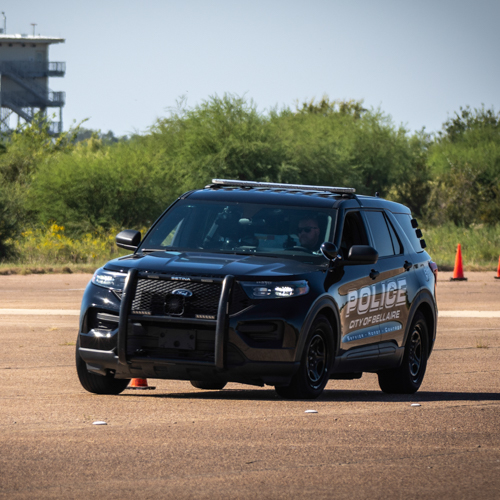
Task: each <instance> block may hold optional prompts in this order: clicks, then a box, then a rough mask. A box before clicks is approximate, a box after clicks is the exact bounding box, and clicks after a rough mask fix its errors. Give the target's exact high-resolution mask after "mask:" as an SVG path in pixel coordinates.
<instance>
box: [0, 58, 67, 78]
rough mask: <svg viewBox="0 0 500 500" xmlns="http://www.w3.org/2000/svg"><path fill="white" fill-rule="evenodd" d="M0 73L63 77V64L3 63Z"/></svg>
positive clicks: (64, 71) (0, 65) (32, 76)
mask: <svg viewBox="0 0 500 500" xmlns="http://www.w3.org/2000/svg"><path fill="white" fill-rule="evenodd" d="M0 72H1V73H11V72H12V73H16V74H17V75H19V76H22V77H31V78H36V77H47V76H64V74H65V73H66V63H65V62H44V61H42V62H33V61H3V62H0Z"/></svg>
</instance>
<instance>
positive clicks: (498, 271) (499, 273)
mask: <svg viewBox="0 0 500 500" xmlns="http://www.w3.org/2000/svg"><path fill="white" fill-rule="evenodd" d="M495 279H496V280H500V257H498V269H497V275H496V276H495Z"/></svg>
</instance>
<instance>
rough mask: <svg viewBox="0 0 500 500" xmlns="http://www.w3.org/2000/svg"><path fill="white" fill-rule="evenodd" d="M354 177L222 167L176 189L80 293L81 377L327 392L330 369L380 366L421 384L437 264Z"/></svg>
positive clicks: (404, 220)
mask: <svg viewBox="0 0 500 500" xmlns="http://www.w3.org/2000/svg"><path fill="white" fill-rule="evenodd" d="M354 192H355V190H354V189H352V188H337V187H324V186H303V185H292V184H275V183H264V182H250V181H234V180H222V179H214V180H213V181H212V184H210V185H208V186H206V187H205V188H204V189H200V190H195V191H190V192H188V193H185V194H184V195H182V196H181V197H180V198H179V199H178V200H177V201H175V202H174V203H173V204H172V205H171V206H170V207H169V208H168V209H167V210H166V211H165V212H164V213H163V215H162V216H161V217H160V218H159V219H158V220H157V221H156V222H155V224H154V225H153V226H152V227H151V229H150V230H149V231H148V232H147V234H146V235H145V237H144V238H143V239H142V238H141V234H140V233H139V232H138V231H133V230H126V231H122V232H121V233H119V234H118V235H117V237H116V243H117V245H118V246H119V247H122V248H126V249H129V250H133V253H132V254H131V255H127V256H126V257H121V258H118V259H115V260H112V261H110V262H109V263H107V264H106V265H105V266H104V267H102V268H101V269H98V270H97V271H96V273H95V274H94V276H93V278H92V280H91V282H90V283H89V284H88V286H87V288H86V290H85V294H84V297H83V302H82V308H81V318H80V331H79V334H78V339H77V346H76V367H77V372H78V377H79V379H80V382H81V384H82V386H83V387H84V388H85V389H86V390H87V391H89V392H92V393H97V394H119V393H120V392H122V391H123V390H124V389H125V388H126V387H127V385H128V383H129V380H130V379H131V378H158V379H177V380H189V381H191V383H192V384H193V385H194V386H195V387H197V388H199V389H210V390H217V389H222V388H223V387H224V386H225V385H226V383H227V382H239V383H243V384H250V385H257V386H263V385H272V386H274V387H275V389H276V392H277V393H278V394H279V395H280V396H282V397H284V398H301V399H309V398H317V397H318V396H319V395H320V394H321V392H322V391H323V389H324V387H325V385H326V383H327V382H328V380H329V379H357V378H360V377H361V376H362V374H363V372H375V373H377V374H378V380H379V384H380V388H381V389H382V391H384V392H386V393H403V394H410V393H414V392H416V391H417V390H418V388H419V387H420V385H421V383H422V380H423V378H424V374H425V369H426V365H427V359H428V357H429V355H430V353H431V351H432V348H433V345H434V340H435V335H436V322H437V308H436V296H435V287H436V279H437V266H436V264H435V263H434V262H432V261H431V259H430V257H429V255H428V254H427V252H426V251H425V250H424V248H425V242H424V240H422V239H421V236H422V233H421V231H420V229H418V228H417V221H416V220H415V219H413V218H412V216H411V213H410V210H409V209H408V208H406V207H405V206H403V205H400V204H398V203H393V202H390V201H386V200H383V199H380V198H378V197H369V196H359V195H355V194H354Z"/></svg>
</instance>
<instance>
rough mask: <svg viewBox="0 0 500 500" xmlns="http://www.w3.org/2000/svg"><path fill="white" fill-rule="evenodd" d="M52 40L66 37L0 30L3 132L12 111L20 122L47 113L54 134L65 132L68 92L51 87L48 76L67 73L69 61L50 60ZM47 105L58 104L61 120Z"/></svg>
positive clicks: (6, 130)
mask: <svg viewBox="0 0 500 500" xmlns="http://www.w3.org/2000/svg"><path fill="white" fill-rule="evenodd" d="M1 31H3V30H1ZM33 31H34V30H33ZM52 43H64V38H50V37H44V36H40V35H38V36H34V35H33V36H29V35H6V34H0V109H1V111H0V131H1V132H8V131H9V130H10V117H11V115H12V114H13V113H14V114H16V115H17V122H18V123H19V121H20V120H21V119H22V120H24V121H26V122H31V121H32V120H33V117H34V115H35V113H37V112H42V113H43V114H45V116H46V117H47V121H48V123H49V127H50V129H49V130H50V132H51V133H52V134H59V133H61V132H62V129H63V123H62V108H63V106H64V102H65V98H66V94H65V92H54V91H52V90H51V89H50V88H49V85H48V84H49V77H54V76H64V73H65V72H66V63H64V62H49V57H48V56H49V45H50V44H52ZM47 108H59V121H53V120H52V119H51V117H50V114H51V113H47ZM47 115H49V116H47Z"/></svg>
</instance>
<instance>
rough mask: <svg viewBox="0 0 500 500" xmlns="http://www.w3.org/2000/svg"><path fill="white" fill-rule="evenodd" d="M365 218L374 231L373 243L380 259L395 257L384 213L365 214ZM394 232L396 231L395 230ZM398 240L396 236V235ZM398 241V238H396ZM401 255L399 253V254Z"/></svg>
mask: <svg viewBox="0 0 500 500" xmlns="http://www.w3.org/2000/svg"><path fill="white" fill-rule="evenodd" d="M365 216H366V218H367V220H368V224H369V225H370V229H371V231H372V236H373V243H374V246H375V250H377V252H378V255H379V257H387V256H390V255H394V253H395V252H394V247H393V244H392V241H393V240H392V238H391V233H390V232H389V227H388V225H387V221H386V217H385V215H384V213H383V212H368V211H367V212H365ZM393 232H394V230H393ZM394 237H395V238H396V235H394ZM396 240H397V238H396ZM398 253H399V252H398Z"/></svg>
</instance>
